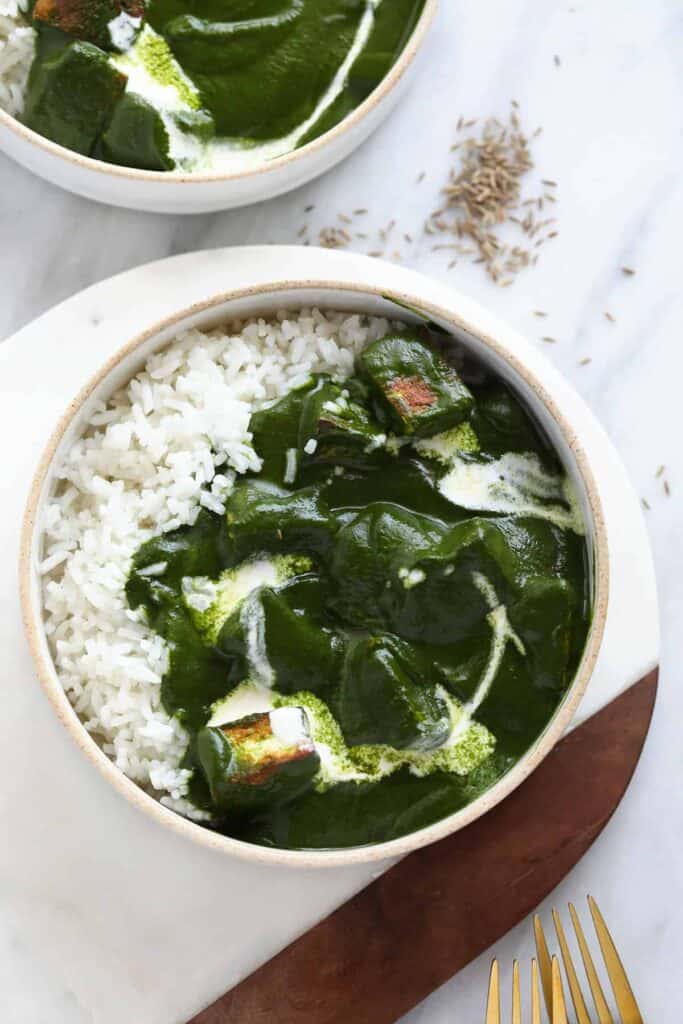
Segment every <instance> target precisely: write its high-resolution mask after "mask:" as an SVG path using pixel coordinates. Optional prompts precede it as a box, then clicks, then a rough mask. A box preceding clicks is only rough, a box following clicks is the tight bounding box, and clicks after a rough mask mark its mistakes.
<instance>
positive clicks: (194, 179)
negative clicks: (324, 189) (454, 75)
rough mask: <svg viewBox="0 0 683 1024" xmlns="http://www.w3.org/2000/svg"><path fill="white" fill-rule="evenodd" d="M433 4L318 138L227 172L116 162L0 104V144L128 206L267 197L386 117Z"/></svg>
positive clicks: (38, 169)
mask: <svg viewBox="0 0 683 1024" xmlns="http://www.w3.org/2000/svg"><path fill="white" fill-rule="evenodd" d="M437 3H438V0H426V2H425V6H424V10H423V12H422V14H421V16H420V18H419V20H418V22H417V24H416V26H415V29H414V30H413V33H412V35H411V37H410V39H409V40H408V42H407V43H406V46H405V48H404V49H403V52H402V53H401V55H400V57H399V58H398V60H397V61H396V63H395V64H394V66H393V67H392V68H391V70H390V71H389V73H388V75H387V76H386V77H385V78H384V79H383V81H382V82H381V83H380V85H379V86H378V87H377V88H376V89H375V90H374V92H372V93H371V94H370V96H368V97H367V99H366V100H364V102H363V103H361V104H360V106H358V107H357V108H356V109H355V110H354V111H352V113H351V114H349V115H348V117H346V118H344V120H343V121H341V122H340V123H339V124H338V125H336V126H335V127H334V128H332V129H331V130H330V131H328V132H326V133H325V134H324V135H321V136H320V138H317V139H314V140H313V141H312V142H309V143H308V145H306V146H302V147H301V148H300V149H296V150H294V151H293V152H291V153H287V154H285V155H284V156H281V157H278V158H277V159H274V160H271V161H269V162H268V163H267V164H263V165H262V166H260V167H256V168H253V169H250V170H246V171H239V172H235V173H232V174H229V173H207V174H169V173H164V172H160V171H142V170H138V169H136V168H130V167H119V166H117V165H116V164H108V163H105V162H104V161H103V160H93V159H91V158H90V157H86V156H81V155H80V154H79V153H74V152H73V151H72V150H70V149H65V148H64V146H58V145H57V144H56V143H54V142H51V141H50V140H49V139H46V138H44V137H43V136H42V135H39V134H38V133H37V132H34V131H32V130H31V129H30V128H27V127H26V126H25V125H23V124H21V122H20V121H17V120H16V118H14V117H11V116H10V115H9V114H8V113H6V112H5V111H4V110H0V150H1V151H2V152H4V153H7V155H8V156H11V157H12V158H13V159H14V160H16V161H17V163H20V164H22V166H24V167H26V168H27V169H28V170H29V171H33V172H34V173H35V174H38V175H40V177H41V178H46V179H47V180H48V181H51V182H52V183H53V184H54V185H60V186H61V187H62V188H65V189H68V191H69V192H76V193H78V194H79V195H82V196H85V197H86V198H87V199H95V200H97V201H98V202H101V203H109V204H110V205H112V206H125V207H129V208H130V209H133V210H146V211H150V212H152V213H209V212H211V211H214V210H227V209H231V208H233V207H236V206H247V205H248V204H249V203H255V202H260V201H262V200H264V199H272V198H273V197H274V196H278V195H281V194H282V193H283V192H289V191H291V190H292V189H295V188H298V187H299V186H300V185H305V184H306V182H308V181H310V180H311V179H312V178H316V177H318V175H320V174H323V173H324V172H325V171H328V170H329V169H330V168H331V167H333V166H334V165H335V164H337V163H339V161H340V160H343V159H344V158H345V157H347V156H348V155H349V154H350V153H351V152H352V151H353V150H354V149H356V147H357V146H359V145H360V144H361V142H364V141H365V139H366V138H367V137H368V136H369V135H370V134H371V132H373V131H374V130H375V129H376V128H377V127H378V126H379V125H380V123H381V122H382V121H383V120H384V118H385V117H387V115H388V114H389V113H390V111H391V110H392V109H393V107H394V106H395V104H396V103H397V102H398V100H399V99H400V97H401V95H402V93H403V91H404V89H405V88H406V86H407V85H408V83H409V81H410V78H411V76H412V74H413V73H414V71H415V68H416V60H415V58H416V57H417V55H418V52H419V50H420V48H421V46H422V43H423V42H424V40H425V37H426V35H427V31H428V29H429V27H430V25H431V23H432V20H433V18H434V15H435V13H436V8H437Z"/></svg>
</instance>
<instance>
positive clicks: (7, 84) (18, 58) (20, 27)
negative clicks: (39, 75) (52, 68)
mask: <svg viewBox="0 0 683 1024" xmlns="http://www.w3.org/2000/svg"><path fill="white" fill-rule="evenodd" d="M23 6H24V4H23V3H18V2H17V0H0V107H2V109H3V110H6V111H7V113H8V114H11V115H12V117H18V116H19V115H20V114H21V112H22V111H23V109H24V94H25V92H26V82H27V80H28V73H29V71H30V70H31V64H32V62H33V54H34V52H35V39H36V33H35V31H34V30H33V29H32V28H31V27H30V25H28V24H27V21H26V18H25V16H24V14H23V10H22V8H23Z"/></svg>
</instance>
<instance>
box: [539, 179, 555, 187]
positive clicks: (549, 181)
mask: <svg viewBox="0 0 683 1024" xmlns="http://www.w3.org/2000/svg"><path fill="white" fill-rule="evenodd" d="M541 185H548V186H549V187H550V188H557V182H556V181H553V179H552V178H541Z"/></svg>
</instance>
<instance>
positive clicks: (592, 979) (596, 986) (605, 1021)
mask: <svg viewBox="0 0 683 1024" xmlns="http://www.w3.org/2000/svg"><path fill="white" fill-rule="evenodd" d="M569 913H570V914H571V919H572V924H573V925H574V933H575V935H576V940H577V942H578V944H579V949H580V950H581V959H582V960H583V966H584V968H585V970H586V976H587V978H588V984H589V985H590V990H591V995H592V996H593V1002H594V1003H595V1012H596V1013H597V1015H598V1021H599V1024H614V1020H613V1018H612V1014H611V1013H610V1011H609V1007H608V1006H607V1000H606V999H605V993H604V992H603V990H602V985H601V984H600V979H599V978H598V972H597V971H596V969H595V964H594V963H593V957H592V956H591V954H590V950H589V948H588V943H587V942H586V936H585V935H584V934H583V928H582V927H581V922H580V921H579V915H578V914H577V913H576V908H575V907H574V904H573V903H570V904H569Z"/></svg>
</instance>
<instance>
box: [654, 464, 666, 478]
mask: <svg viewBox="0 0 683 1024" xmlns="http://www.w3.org/2000/svg"><path fill="white" fill-rule="evenodd" d="M665 469H666V466H660V467H659V469H658V470H657V472H656V473H655V477H659V476H661V475H662V473H663V472H664V470H665Z"/></svg>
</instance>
